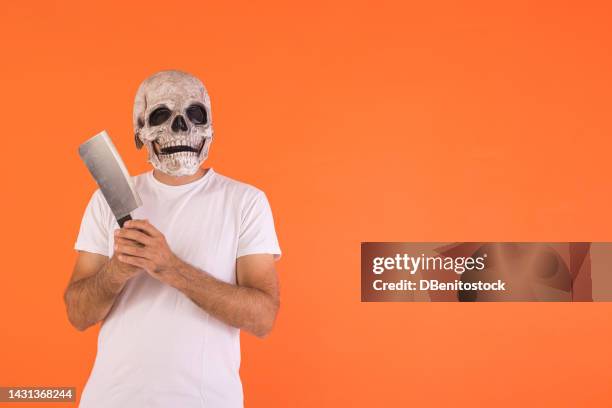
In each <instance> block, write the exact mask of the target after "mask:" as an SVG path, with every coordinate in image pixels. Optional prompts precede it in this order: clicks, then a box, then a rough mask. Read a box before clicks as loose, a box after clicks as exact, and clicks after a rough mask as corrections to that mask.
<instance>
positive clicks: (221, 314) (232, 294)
mask: <svg viewBox="0 0 612 408" xmlns="http://www.w3.org/2000/svg"><path fill="white" fill-rule="evenodd" d="M236 274H237V280H238V282H237V285H232V284H229V283H226V282H222V281H220V280H218V279H216V278H214V277H212V276H211V275H210V274H208V273H206V272H204V271H202V270H199V269H197V268H195V267H193V266H191V265H189V264H187V263H184V262H181V263H179V266H178V267H177V268H176V273H175V274H174V276H172V277H171V278H170V281H169V284H170V285H172V286H174V287H175V288H177V289H178V290H180V291H181V292H183V293H184V294H186V295H187V296H188V297H189V298H190V299H191V300H193V301H194V302H195V304H197V305H198V306H200V307H201V308H202V309H204V310H205V311H207V312H208V313H210V314H211V315H213V316H215V317H216V318H217V319H219V320H222V321H224V322H225V323H227V324H229V325H231V326H234V327H238V328H241V329H244V330H247V331H248V332H250V333H253V334H254V335H256V336H257V337H265V336H266V335H268V334H269V333H270V331H271V330H272V327H273V326H274V321H275V320H276V314H277V312H278V308H279V305H280V301H279V291H278V280H277V276H276V268H275V267H274V258H273V256H272V255H270V254H257V255H247V256H243V257H240V258H238V259H237V261H236Z"/></svg>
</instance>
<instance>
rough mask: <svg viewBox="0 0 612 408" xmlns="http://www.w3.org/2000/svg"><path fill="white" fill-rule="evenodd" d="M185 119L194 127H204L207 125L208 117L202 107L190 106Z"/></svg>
mask: <svg viewBox="0 0 612 408" xmlns="http://www.w3.org/2000/svg"><path fill="white" fill-rule="evenodd" d="M187 117H188V118H189V120H190V121H191V122H192V123H193V124H195V125H205V124H206V123H208V115H207V113H206V109H204V107H203V106H202V105H191V106H190V107H188V108H187Z"/></svg>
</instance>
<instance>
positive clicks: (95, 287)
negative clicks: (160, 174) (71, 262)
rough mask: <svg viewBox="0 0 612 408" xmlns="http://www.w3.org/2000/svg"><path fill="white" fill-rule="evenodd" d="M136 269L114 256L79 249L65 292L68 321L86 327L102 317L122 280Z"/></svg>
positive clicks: (111, 303) (121, 285) (79, 327)
mask: <svg viewBox="0 0 612 408" xmlns="http://www.w3.org/2000/svg"><path fill="white" fill-rule="evenodd" d="M136 272H138V269H137V268H134V267H132V266H129V265H125V264H122V263H121V262H119V261H118V260H117V259H116V258H115V257H114V256H113V257H112V258H111V259H109V258H108V257H106V256H104V255H99V254H94V253H90V252H85V251H79V254H78V257H77V260H76V263H75V266H74V270H73V272H72V277H71V278H70V283H69V284H68V287H67V288H66V291H65V292H64V302H65V304H66V312H67V314H68V320H70V323H72V325H73V326H74V327H76V328H77V329H78V330H85V329H86V328H88V327H89V326H91V325H94V324H96V323H97V322H99V321H100V320H102V319H104V318H105V317H106V315H107V314H108V312H109V311H110V309H111V307H112V305H113V303H114V301H115V298H116V297H117V295H118V294H119V293H120V292H121V289H122V288H123V286H124V285H125V282H127V280H128V279H129V278H130V277H131V276H133V275H134V274H135V273H136Z"/></svg>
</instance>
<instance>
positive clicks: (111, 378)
mask: <svg viewBox="0 0 612 408" xmlns="http://www.w3.org/2000/svg"><path fill="white" fill-rule="evenodd" d="M133 181H134V184H135V187H136V190H137V191H138V194H139V195H140V197H141V199H142V202H143V205H142V207H140V208H138V209H137V210H135V211H134V212H133V213H132V217H133V218H134V219H148V220H149V222H151V223H152V224H153V225H154V226H155V227H156V228H157V229H158V230H160V231H161V232H162V233H163V234H164V235H165V237H166V240H167V242H168V244H169V246H170V248H171V249H172V251H173V252H174V253H175V254H176V255H177V256H178V257H180V258H181V259H182V260H183V261H186V262H188V263H189V264H191V265H193V266H195V267H197V268H199V269H202V270H204V271H206V272H208V273H209V274H211V275H212V276H214V277H215V278H217V279H219V280H222V281H224V282H228V283H232V284H235V283H236V258H238V257H240V256H243V255H248V254H257V253H269V254H274V255H275V258H276V259H278V258H279V257H280V253H281V251H280V248H279V245H278V241H277V238H276V233H275V230H274V221H273V219H272V212H271V210H270V206H269V204H268V200H267V198H266V196H265V194H264V193H263V192H262V191H260V190H258V189H257V188H255V187H252V186H250V185H248V184H244V183H241V182H238V181H235V180H232V179H230V178H228V177H225V176H222V175H220V174H218V173H215V172H214V171H213V169H209V170H208V172H207V173H206V174H205V175H204V176H203V177H202V178H200V179H198V180H196V181H194V182H191V183H189V184H184V185H181V186H169V185H166V184H163V183H161V182H160V181H158V180H157V179H156V178H155V177H153V172H152V171H149V172H147V173H143V174H140V175H138V176H135V177H133ZM117 228H119V226H118V225H117V222H116V220H115V218H114V216H113V214H112V212H111V210H110V208H109V206H108V204H107V203H106V201H105V200H104V197H103V196H102V194H101V192H100V190H96V192H95V193H94V194H93V196H92V197H91V200H90V201H89V204H88V205H87V208H86V210H85V214H84V216H83V220H82V222H81V228H80V231H79V235H78V238H77V240H76V243H75V249H77V250H81V251H87V252H93V253H97V254H102V255H106V256H108V257H111V256H112V253H113V245H114V243H113V231H114V230H115V229H117ZM239 367H240V333H239V329H237V328H234V327H231V326H229V325H227V324H225V323H223V322H221V321H220V320H217V319H215V318H214V317H212V316H210V315H209V314H208V313H206V312H205V311H204V310H203V309H201V308H200V307H198V306H197V305H196V304H195V303H193V302H192V301H191V299H189V298H188V297H187V296H185V295H184V294H183V293H182V292H180V291H179V290H177V289H175V288H173V287H171V286H169V285H166V284H163V283H161V282H159V281H158V280H156V279H154V278H152V277H150V276H149V275H148V274H147V273H146V272H144V271H143V272H141V273H139V274H137V275H136V276H134V277H132V278H131V279H130V280H129V281H128V282H127V283H126V285H125V287H124V289H123V290H122V292H121V293H120V294H119V296H118V297H117V299H116V300H115V303H114V305H113V307H112V309H111V311H110V313H109V315H108V316H107V318H106V319H105V320H104V322H103V323H102V327H101V329H100V334H99V336H98V352H97V356H96V360H95V363H94V366H93V369H92V371H91V375H90V377H89V380H88V381H87V384H86V386H85V389H84V390H83V394H82V396H81V403H80V407H81V408H94V407H96V408H97V407H100V408H114V407H120V408H124V407H147V408H154V407H164V408H175V407H181V408H202V407H207V408H208V407H224V408H229V407H242V406H243V396H242V384H241V382H240V377H239V373H238V370H239Z"/></svg>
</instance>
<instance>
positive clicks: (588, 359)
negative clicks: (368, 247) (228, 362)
mask: <svg viewBox="0 0 612 408" xmlns="http://www.w3.org/2000/svg"><path fill="white" fill-rule="evenodd" d="M412 3H413V4H408V2H400V1H398V2H389V1H384V0H378V1H342V2H341V1H336V2H330V1H311V2H302V3H299V4H298V3H295V2H281V1H278V2H261V3H259V4H255V2H247V1H242V2H216V3H212V2H201V1H181V2H161V1H155V2H154V1H148V2H144V1H141V2H131V1H122V2H112V3H111V2H95V1H93V2H92V1H88V2H77V1H74V2H60V1H54V2H53V1H52V2H47V1H45V2H43V1H38V2H27V1H20V2H16V3H15V4H4V5H3V6H2V17H1V20H0V44H1V50H2V64H0V70H1V73H2V75H0V86H1V87H2V93H1V95H2V96H1V98H0V99H1V102H0V103H1V112H2V121H1V123H2V125H1V128H2V135H1V136H0V138H1V140H2V142H1V144H0V146H1V148H2V158H1V159H0V174H1V182H2V191H3V198H2V200H1V206H2V207H1V213H2V215H3V220H2V225H3V240H2V241H3V244H2V261H3V262H2V277H1V278H0V282H1V287H0V290H1V296H0V313H1V315H0V335H1V338H0V342H1V347H0V385H57V386H60V385H61V386H77V387H78V389H79V393H80V391H81V390H82V387H83V385H84V384H85V381H86V380H87V377H88V375H89V371H90V369H91V366H92V363H93V359H94V356H95V352H96V337H97V330H98V329H97V328H95V329H89V330H87V331H86V332H84V333H80V332H77V331H76V330H75V329H73V328H72V327H71V326H70V325H69V323H68V321H67V318H66V316H65V312H64V305H63V300H62V293H63V290H64V287H65V285H66V283H67V281H68V278H69V275H70V272H71V269H72V265H73V262H74V259H75V253H74V251H73V249H72V245H73V243H74V240H75V238H76V234H77V231H78V226H79V223H80V221H81V216H82V213H83V210H84V208H85V205H86V203H87V200H88V199H89V197H90V195H91V193H92V192H93V191H94V189H95V184H94V182H93V180H92V179H91V178H90V176H89V174H88V173H87V170H86V169H85V167H84V166H83V164H82V163H81V162H80V160H79V158H78V156H77V146H78V145H79V143H81V142H82V141H83V140H85V139H86V138H88V137H90V136H91V135H93V134H95V133H97V132H99V131H100V130H102V129H107V130H108V131H109V133H110V135H111V136H112V137H113V139H114V141H115V144H116V145H117V148H118V149H119V151H120V152H121V154H122V156H123V158H124V160H125V162H126V164H127V166H128V168H129V169H130V171H131V172H132V174H137V173H140V172H143V171H146V170H148V169H149V167H148V165H147V164H146V162H145V153H144V151H136V149H135V148H134V145H133V136H132V129H131V110H132V102H133V97H134V93H135V91H136V87H137V86H138V84H139V83H140V81H141V80H142V79H144V78H145V77H146V76H148V75H149V74H151V73H153V72H155V71H156V70H159V69H166V68H179V69H183V70H187V71H191V72H193V73H195V74H196V75H198V76H200V77H201V78H202V79H203V80H204V81H205V83H206V85H207V86H208V88H209V91H210V93H211V96H212V103H213V118H214V123H215V131H216V135H215V137H216V138H215V141H214V142H213V144H212V149H211V156H210V159H209V161H208V162H207V163H208V164H209V165H210V166H212V167H214V168H215V170H217V171H218V172H220V173H222V174H226V175H228V176H231V177H234V178H237V179H240V180H244V181H247V182H249V183H251V184H254V185H256V186H258V187H260V188H261V189H263V190H264V191H266V193H267V194H268V197H269V199H270V202H271V205H272V209H273V212H274V215H275V219H276V223H277V229H278V235H279V239H280V242H281V246H282V249H283V251H284V255H283V258H282V260H281V262H280V263H279V264H278V267H279V271H280V276H281V287H282V306H281V312H280V315H279V318H278V322H277V326H276V328H275V330H274V332H273V333H272V334H271V336H270V337H269V338H268V339H266V340H264V341H261V340H258V339H255V338H253V337H251V336H249V335H243V343H242V344H243V364H242V371H241V373H242V378H243V382H244V390H245V402H246V406H247V407H292V406H296V407H338V406H352V407H360V406H363V407H370V406H394V407H395V406H408V405H409V404H411V406H419V407H426V406H432V407H436V406H455V407H462V406H465V407H468V406H470V407H472V406H498V407H499V406H508V407H515V406H555V407H570V406H601V407H603V406H610V405H612V389H611V388H610V385H611V384H612V369H611V368H610V367H612V322H611V318H610V315H611V311H612V305H611V304H606V303H600V304H410V303H405V304H391V303H389V304H365V303H364V304H362V303H360V301H359V299H360V291H359V283H360V278H359V273H360V272H359V270H360V267H359V247H360V246H359V244H360V242H361V241H376V240H385V241H423V240H436V241H463V240H562V241H563V240H612V217H610V215H609V214H610V212H609V208H610V204H611V203H610V201H611V198H612V195H611V192H610V181H609V174H610V172H611V166H612V161H611V160H610V151H611V148H612V142H611V131H612V124H611V122H612V121H611V120H610V112H611V111H612V110H611V109H612V106H611V95H612V81H611V78H612V47H611V40H612V37H611V30H612V29H611V28H610V27H611V26H610V21H611V17H612V14H611V8H610V6H609V3H608V4H606V2H603V1H602V2H600V3H598V2H590V1H580V2H578V1H575V2H566V1H561V2H560V1H554V2H553V1H549V2H537V4H536V2H534V1H516V2H508V3H507V4H505V5H503V4H500V3H499V2H492V1H480V2H468V1H466V2H456V1H431V2H412ZM61 405H62V404H55V405H52V406H61Z"/></svg>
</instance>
